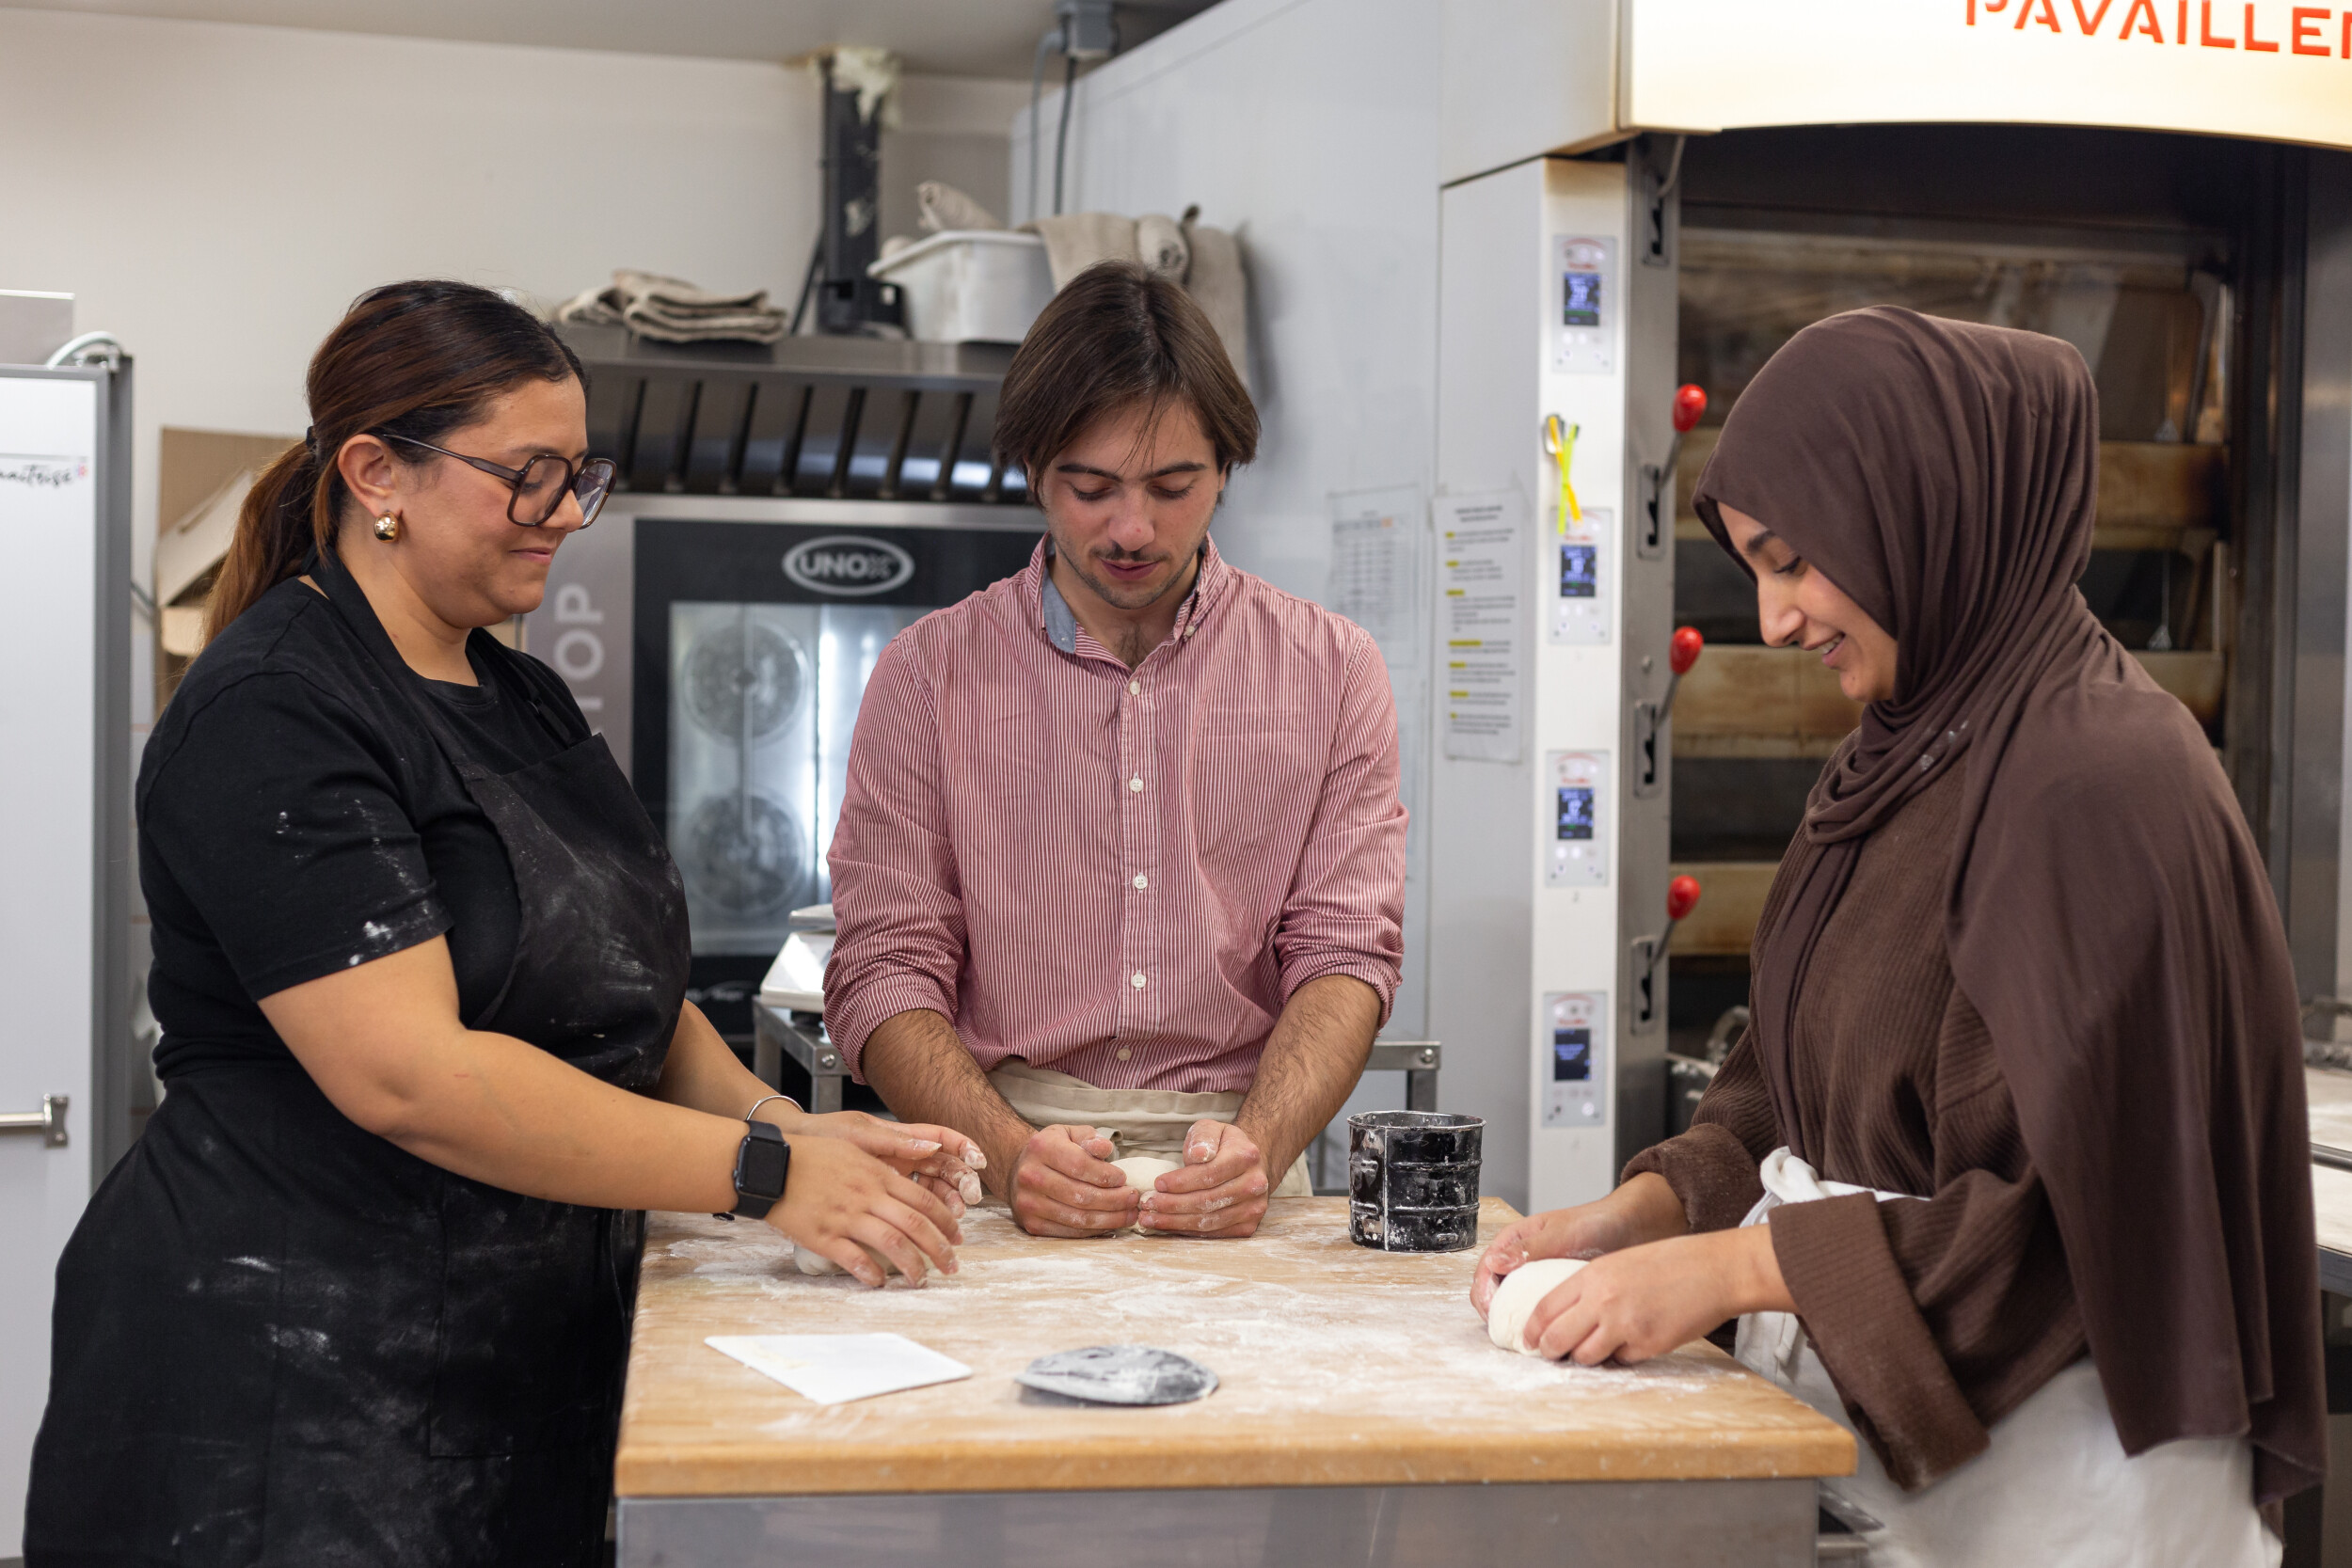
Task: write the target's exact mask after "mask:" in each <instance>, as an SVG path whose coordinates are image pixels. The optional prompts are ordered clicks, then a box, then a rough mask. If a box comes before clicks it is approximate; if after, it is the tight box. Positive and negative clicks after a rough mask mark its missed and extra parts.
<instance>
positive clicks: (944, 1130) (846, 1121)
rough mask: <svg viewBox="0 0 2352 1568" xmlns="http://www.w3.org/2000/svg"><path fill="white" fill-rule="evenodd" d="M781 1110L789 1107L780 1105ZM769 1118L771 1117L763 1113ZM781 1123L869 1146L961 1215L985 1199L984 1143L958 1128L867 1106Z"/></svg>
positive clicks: (801, 1133) (801, 1132)
mask: <svg viewBox="0 0 2352 1568" xmlns="http://www.w3.org/2000/svg"><path fill="white" fill-rule="evenodd" d="M778 1109H779V1110H782V1109H783V1107H782V1106H779V1107H778ZM763 1119H765V1118H763ZM776 1125H777V1126H778V1127H780V1128H781V1129H783V1130H784V1131H785V1132H788V1133H791V1134H792V1135H794V1136H796V1137H818V1138H839V1139H841V1140H842V1141H843V1142H845V1143H848V1144H850V1145H851V1146H853V1147H855V1148H862V1149H864V1150H865V1151H866V1153H868V1154H871V1155H872V1156H873V1157H874V1158H875V1159H877V1160H880V1161H881V1162H882V1164H886V1165H888V1166H889V1167H890V1168H891V1169H892V1170H895V1171H897V1172H898V1174H899V1175H900V1176H907V1177H913V1178H914V1180H915V1181H916V1182H917V1183H919V1184H920V1185H921V1186H923V1187H925V1188H926V1189H928V1190H930V1192H933V1193H936V1194H938V1195H939V1196H941V1197H943V1198H945V1199H946V1201H947V1209H948V1212H950V1213H951V1214H953V1215H954V1216H955V1217H956V1218H958V1219H961V1218H962V1217H963V1212H964V1209H965V1208H966V1206H968V1205H970V1204H975V1203H977V1202H979V1201H980V1178H979V1175H978V1173H979V1172H981V1171H983V1170H986V1169H987V1168H988V1156H987V1155H986V1154H983V1153H982V1152H981V1151H980V1146H979V1145H978V1144H976V1143H974V1142H973V1141H972V1140H971V1139H969V1138H967V1137H965V1136H964V1135H963V1134H962V1133H961V1132H957V1131H956V1130H955V1129H954V1128H952V1127H933V1126H930V1125H929V1124H927V1123H921V1122H899V1121H884V1120H883V1119H882V1117H874V1116H868V1115H866V1113H865V1112H864V1111H831V1112H827V1113H825V1114H823V1115H821V1116H820V1115H818V1114H816V1113H814V1112H806V1111H803V1112H802V1113H801V1114H800V1117H799V1119H798V1120H797V1121H794V1120H790V1119H788V1113H787V1117H777V1118H776Z"/></svg>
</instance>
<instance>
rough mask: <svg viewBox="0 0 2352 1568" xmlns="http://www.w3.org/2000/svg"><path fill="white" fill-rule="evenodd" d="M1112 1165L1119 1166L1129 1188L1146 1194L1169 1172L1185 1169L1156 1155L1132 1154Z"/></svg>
mask: <svg viewBox="0 0 2352 1568" xmlns="http://www.w3.org/2000/svg"><path fill="white" fill-rule="evenodd" d="M1111 1164H1114V1165H1117V1166H1118V1167H1119V1169H1120V1173H1121V1174H1123V1175H1124V1176H1125V1177H1126V1178H1127V1185H1128V1186H1130V1187H1133V1188H1135V1189H1136V1191H1137V1192H1145V1193H1148V1192H1150V1191H1152V1182H1154V1181H1157V1180H1159V1179H1160V1178H1161V1177H1163V1176H1166V1175H1167V1174H1168V1172H1169V1171H1172V1170H1183V1169H1184V1166H1183V1165H1182V1164H1179V1163H1177V1162H1176V1161H1174V1160H1163V1159H1161V1158H1160V1157H1159V1156H1158V1155H1156V1154H1130V1155H1128V1156H1127V1158H1125V1159H1124V1160H1113V1161H1112V1162H1111Z"/></svg>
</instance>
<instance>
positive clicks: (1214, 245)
mask: <svg viewBox="0 0 2352 1568" xmlns="http://www.w3.org/2000/svg"><path fill="white" fill-rule="evenodd" d="M1199 219H1200V208H1198V207H1192V208H1188V209H1186V210H1185V213H1184V244H1185V245H1186V246H1187V248H1188V249H1189V250H1190V252H1191V256H1192V268H1191V270H1190V271H1189V272H1187V273H1185V274H1184V293H1188V294H1190V295H1192V299H1193V303H1194V304H1196V305H1198V306H1200V313H1201V314H1202V315H1204V316H1206V317H1208V318H1209V325H1211V326H1214V327H1216V335H1217V337H1218V338H1220V339H1222V340H1223V341H1224V343H1225V353H1226V356H1227V357H1229V358H1231V359H1232V361H1233V371H1234V373H1235V374H1237V375H1239V376H1240V377H1241V384H1242V387H1243V388H1244V389H1245V390H1247V389H1248V387H1249V274H1248V272H1247V271H1245V270H1244V269H1243V266H1242V260H1241V242H1240V241H1239V240H1236V239H1235V238H1234V237H1233V235H1232V232H1231V231H1230V230H1223V229H1211V228H1209V227H1208V226H1207V225H1205V224H1203V223H1201V222H1200V221H1199Z"/></svg>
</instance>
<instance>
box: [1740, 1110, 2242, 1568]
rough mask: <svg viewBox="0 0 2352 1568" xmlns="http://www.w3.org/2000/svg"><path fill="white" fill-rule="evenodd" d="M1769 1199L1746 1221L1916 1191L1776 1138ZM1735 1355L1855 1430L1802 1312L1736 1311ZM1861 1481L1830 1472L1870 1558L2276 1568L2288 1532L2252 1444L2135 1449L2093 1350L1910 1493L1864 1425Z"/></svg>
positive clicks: (1990, 1565) (1885, 1565)
mask: <svg viewBox="0 0 2352 1568" xmlns="http://www.w3.org/2000/svg"><path fill="white" fill-rule="evenodd" d="M1758 1174H1759V1175H1760V1176H1761V1177H1762V1178H1763V1180H1764V1196H1763V1197H1762V1198H1761V1199H1759V1200H1758V1201H1757V1203H1756V1207H1755V1208H1754V1209H1752V1210H1750V1211H1749V1212H1748V1217H1747V1218H1746V1219H1745V1220H1744V1221H1742V1222H1741V1224H1742V1225H1762V1224H1763V1223H1764V1219H1765V1216H1766V1215H1768V1214H1770V1213H1771V1212H1772V1211H1773V1210H1775V1209H1777V1208H1779V1207H1780V1206H1781V1205H1782V1204H1784V1203H1810V1202H1813V1201H1815V1200H1816V1199H1819V1198H1824V1197H1837V1196H1843V1195H1845V1194H1848V1193H1865V1192H1867V1193H1870V1195H1871V1196H1874V1197H1876V1198H1877V1199H1878V1200H1879V1201H1880V1202H1881V1203H1889V1202H1899V1201H1902V1200H1904V1199H1907V1198H1909V1197H1910V1196H1911V1195H1909V1194H1907V1193H1884V1192H1876V1191H1874V1190H1873V1189H1871V1188H1868V1187H1853V1186H1849V1185H1847V1184H1846V1183H1845V1182H1842V1181H1824V1180H1821V1179H1820V1177H1819V1176H1818V1175H1817V1174H1815V1172H1814V1169H1813V1167H1812V1166H1811V1165H1808V1164H1805V1163H1804V1161H1803V1160H1800V1159H1798V1158H1797V1157H1796V1156H1795V1155H1793V1154H1791V1153H1789V1152H1788V1149H1786V1148H1776V1149H1774V1150H1773V1151H1772V1154H1771V1155H1770V1156H1768V1157H1767V1158H1766V1159H1765V1161H1764V1164H1763V1167H1762V1169H1761V1170H1760V1171H1759V1172H1758ZM1739 1356H1740V1361H1741V1362H1743V1363H1745V1364H1746V1365H1747V1367H1748V1368H1749V1369H1750V1370H1754V1371H1756V1372H1760V1373H1762V1374H1763V1375H1764V1376H1766V1377H1769V1378H1771V1379H1772V1381H1773V1382H1775V1383H1777V1384H1779V1385H1780V1386H1783V1387H1785V1388H1787V1389H1788V1391H1789V1392H1790V1393H1792V1394H1794V1395H1796V1396H1797V1397H1798V1398H1799V1399H1801V1400H1803V1401H1804V1402H1805V1403H1807V1404H1809V1405H1811V1406H1812V1407H1813V1408H1814V1409H1816V1410H1818V1411H1820V1413H1821V1414H1822V1415H1824V1416H1827V1417H1828V1418H1830V1419H1831V1420H1833V1421H1836V1423H1837V1424H1838V1425H1839V1426H1842V1427H1844V1428H1845V1429H1846V1430H1847V1431H1848V1432H1852V1431H1853V1423H1852V1422H1851V1420H1849V1419H1848V1418H1847V1416H1846V1407H1845V1404H1844V1402H1842V1401H1841V1400H1839V1399H1838V1397H1837V1390H1836V1386H1834V1385H1832V1384H1831V1382H1830V1378H1829V1373H1828V1371H1827V1370H1825V1369H1824V1368H1823V1367H1822V1365H1821V1358H1820V1356H1818V1355H1816V1354H1814V1353H1813V1348H1812V1346H1811V1345H1810V1344H1808V1343H1807V1342H1806V1339H1805V1334H1804V1327H1803V1325H1802V1324H1800V1323H1798V1321H1797V1319H1796V1317H1795V1315H1794V1314H1792V1313H1788V1312H1752V1313H1750V1314H1748V1315H1747V1316H1746V1317H1743V1318H1741V1319H1740V1339H1739ZM1854 1449H1855V1451H1856V1459H1855V1465H1856V1468H1855V1471H1854V1473H1853V1474H1852V1475H1851V1476H1848V1477H1841V1478H1839V1479H1837V1480H1835V1481H1824V1482H1822V1485H1823V1487H1824V1488H1826V1489H1827V1490H1828V1491H1830V1492H1831V1493H1833V1494H1834V1495H1835V1497H1836V1499H1837V1500H1838V1501H1841V1502H1843V1503H1845V1504H1846V1505H1848V1507H1849V1509H1851V1510H1852V1511H1856V1512H1858V1513H1861V1514H1863V1515H1866V1516H1867V1518H1868V1519H1869V1520H1870V1521H1872V1522H1874V1523H1875V1525H1876V1526H1877V1528H1866V1529H1864V1530H1863V1531H1862V1537H1863V1540H1864V1541H1865V1542H1867V1544H1868V1545H1869V1549H1870V1555H1869V1562H1870V1568H2019V1565H2021V1564H2027V1563H2030V1564H2035V1565H2037V1568H2042V1565H2046V1568H2278V1565H2279V1559H2280V1551H2281V1547H2280V1543H2279V1539H2278V1538H2277V1537H2276V1536H2274V1535H2272V1534H2271V1533H2270V1532H2269V1531H2268V1530H2267V1529H2266V1528H2264V1526H2263V1522H2262V1515H2261V1514H2260V1513H2257V1512H2256V1511H2255V1508H2254V1459H2253V1450H2252V1449H2251V1448H2250V1447H2249V1445H2248V1443H2247V1442H2246V1440H2245V1439H2244V1438H2242V1437H2215V1438H2188V1439H2184V1440H2182V1441H2179V1442H2173V1443H2166V1444H2163V1445H2161V1446H2159V1447H2157V1448H2153V1449H2149V1450H2148V1451H2147V1452H2145V1453H2143V1454H2141V1455H2139V1456H2138V1457H2137V1458H2136V1459H2131V1458H2126V1457H2124V1453H2123V1445H2122V1442H2121V1441H2120V1440H2119V1439H2118V1438H2117V1437H2116V1435H2115V1421H2114V1418H2113V1417H2112V1416H2111V1415H2110V1414H2109V1413H2108V1410H2107V1399H2106V1391H2105V1390H2104V1389H2103V1388H2101V1386H2100V1385H2099V1372H2098V1369H2097V1368H2096V1367H2094V1366H2093V1365H2092V1364H2091V1360H2090V1356H2088V1355H2086V1356H2084V1357H2083V1358H2082V1359H2080V1360H2079V1361H2076V1362H2074V1364H2073V1365H2072V1366H2070V1367H2068V1368H2067V1369H2066V1370H2063V1371H2061V1372H2059V1373H2058V1375H2057V1376H2056V1377H2054V1378H2052V1379H2051V1380H2050V1381H2049V1382H2048V1383H2046V1384H2044V1385H2043V1386H2042V1387H2040V1388H2038V1389H2036V1390H2035V1391H2034V1393H2033V1395H2032V1396H2031V1397H2030V1398H2028V1399H2027V1400H2026V1402H2025V1403H2023V1404H2021V1405H2019V1406H2018V1407H2017V1408H2016V1409H2015V1410H2013V1411H2011V1412H2010V1413H2009V1414H2008V1415H2007V1416H2005V1417H2003V1418H2001V1419H2000V1420H1999V1421H1997V1422H1996V1423H1994V1427H1993V1429H1992V1446H1991V1447H1989V1448H1987V1449H1985V1451H1984V1452H1982V1453H1980V1454H1979V1455H1977V1457H1976V1458H1974V1459H1972V1460H1970V1461H1968V1462H1967V1463H1966V1464H1964V1465H1961V1466H1960V1467H1959V1468H1958V1469H1955V1470H1952V1471H1950V1472H1948V1473H1947V1474H1946V1475H1944V1476H1943V1477H1941V1478H1939V1479H1938V1480H1936V1481H1934V1482H1932V1483H1931V1484H1930V1485H1928V1486H1926V1487H1923V1488H1921V1489H1920V1490H1919V1491H1916V1492H1905V1491H1904V1490H1903V1489H1902V1488H1901V1487H1899V1486H1898V1485H1896V1484H1895V1482H1894V1481H1891V1480H1889V1479H1888V1477H1887V1474H1886V1471H1885V1468H1884V1467H1883V1465H1880V1464H1879V1461H1878V1456H1877V1455H1876V1454H1874V1453H1872V1452H1871V1451H1870V1446H1869V1445H1868V1444H1867V1443H1866V1442H1864V1441H1863V1440H1862V1439H1861V1438H1860V1436H1859V1435H1857V1436H1856V1437H1855V1439H1854Z"/></svg>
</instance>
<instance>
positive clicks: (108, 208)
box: [0, 9, 1027, 715]
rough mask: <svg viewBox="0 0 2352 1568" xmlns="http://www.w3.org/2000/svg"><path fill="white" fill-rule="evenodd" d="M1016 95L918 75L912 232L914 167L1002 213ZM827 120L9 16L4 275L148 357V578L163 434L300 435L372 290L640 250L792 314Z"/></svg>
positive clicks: (585, 268)
mask: <svg viewBox="0 0 2352 1568" xmlns="http://www.w3.org/2000/svg"><path fill="white" fill-rule="evenodd" d="M1026 94H1027V84H1025V83H1022V84H1017V85H1016V84H1006V83H998V82H969V83H967V82H955V81H944V80H942V79H939V78H925V77H914V78H910V79H909V80H908V81H907V83H906V84H905V86H904V87H903V88H902V89H901V95H902V104H901V108H902V118H903V122H904V129H903V132H902V133H901V134H895V135H892V136H891V137H888V138H886V141H890V142H894V143H896V144H898V145H897V146H896V147H891V146H886V147H885V151H884V176H885V180H886V181H887V182H888V190H887V192H886V200H888V201H890V202H891V204H892V205H893V206H894V207H897V206H903V207H904V208H905V209H906V210H907V211H908V212H909V214H910V221H911V213H912V206H913V198H912V196H911V194H908V193H911V191H912V188H913V183H914V181H915V180H916V179H922V178H930V177H933V175H934V173H937V174H938V175H939V177H943V178H949V179H953V178H955V174H956V173H958V172H964V166H966V165H971V166H975V167H977V168H981V169H984V170H987V171H989V172H991V173H993V175H994V176H995V177H996V181H997V183H996V185H995V186H994V187H993V188H992V189H991V190H990V191H989V192H988V193H987V194H989V195H993V196H994V197H995V198H996V199H998V200H999V201H1001V200H1003V199H1004V193H1003V188H1002V170H1003V168H1004V166H1005V148H1006V145H1007V144H1006V141H1005V139H1004V138H1005V134H1006V133H1005V127H1006V122H1007V120H1008V119H1009V116H1010V105H1011V104H1012V103H1015V102H1017V101H1025V98H1026ZM951 171H952V172H951ZM901 187H903V189H901ZM0 189H5V190H6V192H7V198H8V219H7V221H6V222H4V223H0V288H18V289H55V290H61V291H65V292H68V293H73V294H75V295H77V296H78V298H77V302H76V316H77V324H78V325H79V326H80V328H81V329H83V330H88V329H90V328H93V327H103V328H105V329H107V330H110V331H112V332H114V333H116V334H117V335H118V336H119V337H120V338H121V339H122V340H123V341H124V342H125V343H126V344H127V345H128V346H129V348H130V350H131V352H132V354H133V355H134V356H136V359H137V382H136V387H137V420H138V438H137V452H136V458H135V462H136V465H137V483H136V499H135V512H134V519H135V523H134V530H133V531H134V534H135V539H136V541H137V546H136V548H137V561H138V569H139V575H140V577H141V578H142V580H144V579H145V578H146V576H147V571H148V562H149V559H150V556H151V549H152V545H153V540H154V530H155V523H156V518H155V515H154V495H155V457H156V439H155V432H156V429H157V428H158V427H159V426H161V425H167V424H169V425H185V426H194V427H196V428H199V429H211V430H247V431H257V432H277V431H284V432H298V431H300V430H301V429H302V428H303V426H304V424H305V423H307V422H308V421H307V420H306V418H305V416H304V413H303V402H302V374H303V369H304V367H305V365H307V364H308V362H309V360H310V353H311V351H312V350H313V349H315V348H316V347H317V346H318V342H319V340H320V339H321V338H322V337H324V336H325V335H326V331H327V329H328V328H329V327H331V326H332V325H334V324H335V321H336V319H337V318H338V317H339V316H341V315H342V311H343V309H344V307H345V306H347V305H348V304H349V303H350V302H351V300H352V298H353V297H354V296H355V295H357V294H358V293H360V292H361V291H363V290H365V289H367V288H369V287H371V286H372V285H374V284H377V283H382V282H387V281H389V280H392V279H395V278H401V277H425V276H440V277H462V278H468V279H470V280H472V281H475V282H480V283H485V284H489V285H492V286H494V287H511V288H515V289H518V290H520V291H522V292H523V293H525V294H528V295H530V296H532V297H533V298H534V299H538V300H543V301H553V300H557V299H561V298H563V297H564V296H566V295H569V294H571V293H575V292H577V291H579V290H580V289H583V288H588V287H591V286H593V285H595V284H596V283H599V282H601V281H603V280H604V279H605V278H606V277H608V276H609V275H610V274H611V273H612V270H613V268H615V267H619V266H629V267H640V268H644V269H646V270H649V271H654V272H662V273H668V274H671V275H673V276H675V277H686V278H691V279H692V280H694V281H696V282H699V283H704V284H707V285H709V286H711V287H714V288H726V289H734V288H744V287H764V288H767V289H769V290H771V292H772V293H774V294H775V295H776V296H777V297H778V298H779V299H780V300H781V301H782V302H783V303H784V304H785V305H787V306H789V305H790V304H791V301H792V296H793V294H794V293H795V292H796V291H797V290H798V289H799V287H800V283H801V277H802V273H803V269H804V268H805V267H806V266H807V264H808V255H809V249H810V246H811V245H812V244H813V243H814V242H815V239H816V233H817V227H818V215H819V214H818V202H819V200H820V176H819V171H818V99H817V87H816V84H815V82H814V81H813V80H812V79H811V77H810V76H809V74H808V72H807V71H804V70H802V69H799V68H795V67H787V66H783V65H775V64H767V63H746V62H738V61H721V60H694V59H681V58H676V57H674V56H667V55H618V54H605V53H597V52H593V51H588V50H572V49H558V48H520V47H512V46H507V45H501V44H479V43H441V42H434V41H429V40H416V39H394V38H379V37H372V36H368V35H362V34H352V33H327V32H309V31H302V30H297V29H294V28H282V27H251V26H241V25H234V24H219V23H200V22H165V21H151V20H147V19H143V18H135V17H113V16H93V15H80V14H72V13H64V12H49V11H25V10H13V9H0ZM974 194H976V195H979V194H982V193H979V192H975V193H974ZM142 630H143V628H142ZM149 663H150V661H149V659H148V658H147V657H146V656H145V654H144V652H143V651H142V652H141V653H140V654H139V655H138V656H137V657H135V660H134V668H135V671H136V672H138V673H137V677H136V678H137V680H138V682H139V686H140V690H139V692H138V693H136V694H135V697H134V701H133V704H132V711H133V712H134V713H135V714H137V715H144V714H146V713H147V711H148V709H149V706H150V703H149V700H148V697H147V694H146V683H147V679H148V674H147V672H148V668H149Z"/></svg>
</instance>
